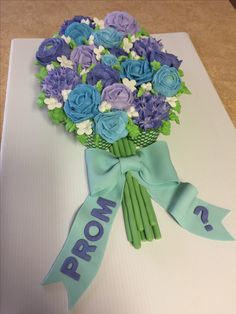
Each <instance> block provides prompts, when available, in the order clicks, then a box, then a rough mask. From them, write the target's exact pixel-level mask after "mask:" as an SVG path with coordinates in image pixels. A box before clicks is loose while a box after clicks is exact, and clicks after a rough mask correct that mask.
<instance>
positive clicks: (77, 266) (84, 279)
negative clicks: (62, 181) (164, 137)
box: [43, 141, 234, 309]
mask: <svg viewBox="0 0 236 314" xmlns="http://www.w3.org/2000/svg"><path fill="white" fill-rule="evenodd" d="M86 165H87V174H88V182H89V190H90V195H89V196H88V197H87V199H86V201H85V202H84V204H83V205H82V206H81V208H80V209H79V211H78V213H77V215H76V216H75V219H74V221H73V223H72V226H71V229H70V231H69V234H68V237H67V239H66V242H65V244H64V246H63V248H62V250H61V252H60V253H59V255H58V256H57V258H56V260H55V262H54V264H53V266H52V268H51V270H50V271H49V273H48V275H47V276H46V277H45V279H44V281H43V284H49V283H54V282H62V283H63V284H64V286H65V288H66V290H67V294H68V300H69V308H70V309H71V308H72V307H73V306H74V304H75V303H76V301H77V300H78V299H79V297H80V296H81V295H82V293H83V292H84V291H85V290H86V289H87V287H88V286H89V284H90V283H91V281H92V280H93V278H94V277H95V275H96V273H97V271H98V269H99V267H100V264H101V262H102V258H103V255H104V252H105V248H106V244H107V240H108V237H109V233H110V230H111V227H112V223H113V220H114V218H115V215H116V212H117V210H118V208H119V207H120V204H121V200H122V196H123V188H124V184H125V174H126V173H127V172H128V171H130V172H131V174H132V175H133V176H134V177H135V178H136V179H137V180H138V181H139V183H140V184H141V185H143V186H144V187H145V188H146V189H147V191H148V192H149V194H150V195H151V197H152V199H153V200H155V201H156V202H157V203H158V204H159V205H161V207H163V208H164V209H165V210H166V211H167V212H168V213H169V214H170V215H171V216H172V217H173V218H174V219H175V220H176V221H177V222H178V224H179V225H180V226H181V227H183V228H184V229H186V230H188V231H190V232H192V233H194V234H196V235H199V236H202V237H205V238H208V239H213V240H222V241H230V240H234V238H233V237H232V236H231V235H230V234H229V233H228V231H227V230H226V229H225V228H224V226H223V225H222V220H223V218H224V217H225V216H226V215H227V213H228V212H229V210H227V209H224V208H220V207H217V206H214V205H211V204H209V203H206V202H205V201H203V200H201V199H199V198H197V194H198V191H197V189H196V188H195V187H194V186H193V185H192V184H190V183H183V182H180V180H179V178H178V176H177V174H176V171H175V169H174V167H173V165H172V163H171V160H170V155H169V151H168V147H167V144H166V143H165V142H162V141H158V142H156V143H154V144H152V145H149V146H148V147H145V148H143V149H140V150H138V151H137V153H136V155H134V156H130V157H121V158H117V157H115V156H114V155H112V154H111V153H109V152H107V151H104V150H100V149H97V148H89V149H87V150H86Z"/></svg>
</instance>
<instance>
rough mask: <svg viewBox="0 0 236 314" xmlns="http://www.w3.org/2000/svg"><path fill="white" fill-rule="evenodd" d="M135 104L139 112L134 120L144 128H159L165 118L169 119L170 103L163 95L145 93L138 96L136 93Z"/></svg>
mask: <svg viewBox="0 0 236 314" xmlns="http://www.w3.org/2000/svg"><path fill="white" fill-rule="evenodd" d="M134 106H135V109H136V110H137V111H138V114H139V116H138V117H137V118H135V119H134V122H135V124H137V125H138V126H139V127H140V128H141V129H143V130H147V129H153V128H159V127H160V126H161V125H162V122H163V120H168V117H169V110H170V105H169V104H168V103H167V102H165V97H163V96H160V95H152V94H150V93H145V94H144V95H143V96H141V97H137V95H136V93H135V99H134Z"/></svg>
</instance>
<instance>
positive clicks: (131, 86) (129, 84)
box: [122, 77, 136, 92]
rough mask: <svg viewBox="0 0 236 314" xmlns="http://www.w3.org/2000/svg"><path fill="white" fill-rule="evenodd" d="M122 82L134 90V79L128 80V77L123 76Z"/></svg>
mask: <svg viewBox="0 0 236 314" xmlns="http://www.w3.org/2000/svg"><path fill="white" fill-rule="evenodd" d="M122 83H123V84H124V85H125V86H127V87H128V88H129V89H130V90H131V92H133V91H135V90H136V87H135V86H136V81H135V80H129V79H127V78H126V77H125V78H123V80H122Z"/></svg>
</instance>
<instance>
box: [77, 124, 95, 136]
mask: <svg viewBox="0 0 236 314" xmlns="http://www.w3.org/2000/svg"><path fill="white" fill-rule="evenodd" d="M92 125H93V123H92V121H90V120H85V121H83V122H80V123H76V127H77V129H78V130H77V134H78V135H83V134H87V135H90V134H92V132H93V129H92Z"/></svg>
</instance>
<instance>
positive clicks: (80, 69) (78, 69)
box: [77, 63, 83, 74]
mask: <svg viewBox="0 0 236 314" xmlns="http://www.w3.org/2000/svg"><path fill="white" fill-rule="evenodd" d="M82 70H83V68H82V64H80V63H79V64H78V67H77V72H78V73H79V74H80V73H81V71H82Z"/></svg>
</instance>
